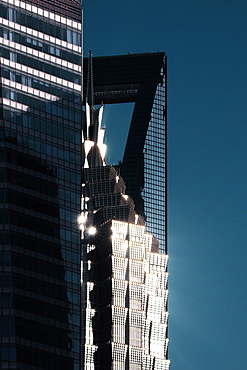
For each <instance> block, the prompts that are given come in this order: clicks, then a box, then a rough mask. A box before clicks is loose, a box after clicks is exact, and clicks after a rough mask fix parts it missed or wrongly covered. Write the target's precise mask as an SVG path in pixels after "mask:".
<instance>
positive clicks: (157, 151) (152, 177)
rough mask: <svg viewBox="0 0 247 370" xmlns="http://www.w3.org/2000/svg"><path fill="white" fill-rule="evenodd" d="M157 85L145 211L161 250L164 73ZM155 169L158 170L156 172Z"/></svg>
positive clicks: (147, 145)
mask: <svg viewBox="0 0 247 370" xmlns="http://www.w3.org/2000/svg"><path fill="white" fill-rule="evenodd" d="M161 76H162V78H163V83H160V84H158V86H157V90H156V95H155V99H154V103H153V107H152V112H151V119H150V122H149V125H148V130H147V135H146V140H145V145H144V150H143V152H144V188H143V191H142V197H143V199H144V212H145V216H146V220H147V231H148V232H150V233H152V234H153V235H154V236H155V237H156V238H157V239H158V241H159V251H160V252H163V253H165V252H166V250H167V248H166V116H165V109H166V106H165V96H166V94H165V89H166V86H165V72H164V70H163V69H162V70H161ZM154 169H155V170H154Z"/></svg>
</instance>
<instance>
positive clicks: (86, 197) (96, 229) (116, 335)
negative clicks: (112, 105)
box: [79, 57, 170, 370]
mask: <svg viewBox="0 0 247 370" xmlns="http://www.w3.org/2000/svg"><path fill="white" fill-rule="evenodd" d="M119 58H122V59H124V57H119ZM89 63H90V64H89V68H88V89H87V93H86V98H85V104H86V109H85V119H84V120H83V170H82V189H83V192H82V213H81V216H80V217H79V224H80V228H81V231H82V246H83V253H82V255H83V269H82V271H83V274H82V328H81V329H82V367H83V369H87V370H89V369H102V370H103V369H104V370H107V369H115V370H127V369H135V370H151V369H156V370H169V367H170V361H169V360H168V359H167V347H168V339H167V319H168V312H167V295H168V291H167V277H168V274H167V259H168V256H167V254H164V253H159V241H158V240H157V239H156V238H155V237H154V236H153V235H152V234H150V233H147V232H146V228H145V221H144V218H143V217H142V216H145V214H144V212H143V211H144V210H143V209H142V214H138V213H137V212H136V211H135V205H134V202H133V200H132V199H131V197H130V196H129V195H127V194H126V192H125V188H126V186H125V182H124V181H123V179H122V177H121V176H120V175H119V170H120V172H121V171H122V170H123V166H124V164H123V165H122V166H121V167H120V168H117V170H116V169H115V168H114V167H112V166H109V165H107V164H106V161H105V151H106V145H105V144H104V133H105V129H104V127H102V124H101V117H102V110H103V106H102V107H100V108H99V109H97V110H96V109H94V94H93V78H92V76H93V74H92V57H90V58H89ZM90 90H91V91H90ZM143 118H145V115H144V117H143ZM159 123H160V122H159ZM132 124H133V126H135V125H136V122H135V121H134V123H133V121H132ZM156 125H158V122H156ZM163 125H164V123H163ZM133 126H132V129H133ZM134 128H135V127H134ZM146 131H147V128H146ZM136 138H137V137H136ZM143 145H144V147H145V140H144V143H143ZM129 149H131V147H130V148H129V147H128V146H127V147H126V152H125V156H128V150H129ZM133 150H136V153H138V152H141V151H142V150H143V146H142V147H141V144H140V145H139V146H138V147H137V148H136V147H134V148H133ZM126 153H127V155H126ZM144 159H145V156H144ZM135 160H136V158H135V159H134V160H133V161H132V163H133V165H134V164H135ZM124 163H125V162H124ZM138 164H139V163H137V165H138ZM143 164H144V165H145V162H144V163H143V162H142V165H143ZM138 168H139V169H140V171H142V174H143V177H144V176H145V175H144V173H145V169H144V166H143V167H142V168H141V167H138ZM142 184H143V181H142ZM138 185H139V187H141V184H140V182H139V184H138ZM161 188H162V189H163V186H161ZM138 190H140V189H138ZM133 195H134V196H135V195H136V194H135V193H133ZM137 196H138V197H142V194H141V192H140V191H139V193H138V194H137ZM157 197H158V190H157ZM153 198H154V200H155V194H154V195H153ZM137 199H138V198H137ZM145 200H146V199H144V201H145ZM142 203H143V202H142ZM136 208H138V207H136ZM140 213H141V212H140ZM163 232H164V230H163Z"/></svg>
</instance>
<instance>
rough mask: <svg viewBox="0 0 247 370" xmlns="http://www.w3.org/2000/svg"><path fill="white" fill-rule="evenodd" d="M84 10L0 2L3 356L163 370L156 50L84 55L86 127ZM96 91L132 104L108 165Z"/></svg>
mask: <svg viewBox="0 0 247 370" xmlns="http://www.w3.org/2000/svg"><path fill="white" fill-rule="evenodd" d="M81 18H82V11H81V4H80V2H79V1H74V0H54V1H48V0H25V1H19V0H0V24H1V26H0V44H1V56H0V259H1V273H0V280H1V284H0V310H1V311H0V330H1V334H0V364H1V368H2V369H27V370H35V369H39V370H41V369H59V370H60V369H66V370H72V369H73V370H78V369H83V368H84V363H85V359H88V354H89V358H91V359H90V360H89V363H87V362H86V364H87V366H88V368H90V366H91V365H92V366H91V368H97V367H101V368H105V369H108V368H110V366H114V368H117V369H122V368H123V366H125V362H126V366H125V368H129V369H134V368H136V369H137V368H140V361H144V364H145V365H144V366H145V368H146V369H151V368H152V367H154V368H155V369H160V368H162V369H167V368H168V367H169V361H168V360H167V359H166V357H167V352H166V351H167V339H166V335H167V333H166V320H167V312H166V298H167V290H166V279H167V272H166V262H167V256H166V251H167V248H166V165H165V163H166V155H165V154H166V136H165V134H166V106H165V102H166V57H165V54H164V53H151V54H140V55H126V56H115V57H102V58H94V72H95V80H94V82H95V83H94V85H95V93H94V96H93V95H92V94H91V96H90V95H89V94H86V93H84V96H87V97H88V99H89V98H90V99H91V101H90V99H89V100H88V105H87V109H86V113H87V114H86V116H87V119H86V120H85V121H83V122H87V123H88V119H89V120H90V123H88V126H87V125H85V123H83V125H82V118H83V114H82V104H83V102H82V98H81V92H82V91H81V90H82V19H81ZM91 61H92V60H91ZM85 70H86V71H87V70H88V66H87V60H85ZM85 75H87V73H85ZM90 81H91V82H92V80H91V79H89V80H88V82H89V83H90ZM84 85H85V86H88V91H92V84H91V86H90V84H89V85H88V84H86V83H84ZM93 97H94V100H95V104H96V105H98V104H100V103H101V101H103V102H104V103H105V104H111V103H114V102H121V103H123V102H128V101H131V102H134V103H135V108H134V113H133V117H132V122H131V126H130V131H129V136H128V141H127V144H126V150H125V155H124V158H123V161H122V163H121V164H120V165H119V166H116V167H115V168H113V167H111V166H108V165H106V163H105V162H104V154H103V153H104V150H105V146H104V142H103V131H104V130H103V128H102V127H99V126H97V129H95V127H94V125H95V122H96V123H97V124H98V123H99V122H100V117H101V114H102V108H99V109H98V110H96V111H97V113H96V112H95V113H94V117H93V115H92V112H93V109H94V108H93V106H94V104H93ZM84 103H85V102H84ZM86 127H88V131H87V130H86ZM82 131H83V150H82ZM96 133H97V135H98V134H100V135H98V136H95V135H96ZM92 135H93V136H92ZM90 141H92V142H93V143H95V142H96V143H97V144H100V145H99V147H98V149H99V150H98V149H97V145H96V146H95V147H96V149H97V150H94V149H93V148H92V147H93V146H94V145H93V146H92V147H90V143H89V142H90ZM88 145H89V146H88ZM85 153H86V156H85V155H84V154H85ZM82 168H83V171H82ZM122 178H123V179H124V180H123V179H122ZM82 184H83V187H82ZM84 185H85V186H84ZM125 186H126V190H125ZM82 190H83V194H82ZM87 192H88V194H87ZM81 198H82V199H81ZM87 198H89V199H87ZM132 199H133V200H132ZM81 207H83V208H82V210H83V212H84V211H85V212H88V213H87V214H86V220H87V223H88V224H87V226H88V225H91V224H90V223H91V222H92V225H91V228H88V227H87V228H86V230H85V235H84V239H83V240H81V238H80V232H79V230H78V224H77V217H78V215H79V214H80V213H81ZM85 207H87V208H85ZM95 211H96V212H95ZM84 216H85V215H83V217H84ZM81 221H82V219H81V217H80V222H81ZM145 225H146V226H145ZM95 229H96V230H95ZM99 230H101V231H102V234H101V233H99ZM95 231H96V233H95ZM94 233H95V234H94ZM152 235H154V236H152ZM102 236H103V238H102ZM82 242H83V243H82ZM81 244H83V254H82V256H83V265H84V268H83V269H82V270H81ZM99 246H102V248H98V247H99ZM158 250H159V251H161V252H164V254H160V253H157V251H158ZM101 252H102V254H101ZM110 255H111V256H110ZM90 266H92V269H91V268H90ZM126 266H127V267H126ZM105 267H106V269H105ZM81 273H82V278H83V282H84V284H83V289H82V291H83V295H82V300H81V297H80V295H81V290H80V289H81V282H80V279H81ZM97 274H98V275H97ZM96 276H98V277H97V278H96ZM91 278H93V280H92V281H91V280H90V279H91ZM95 279H96V280H95ZM85 298H86V299H85ZM81 306H82V307H81ZM105 318H106V320H105ZM125 324H126V328H124V325H125ZM102 325H104V326H103V328H104V330H101V329H102V327H101V326H102ZM113 328H114V330H115V332H114V333H112V331H111V330H113ZM132 334H133V336H132ZM81 342H82V344H83V345H82V346H81ZM109 343H110V344H109ZM81 353H82V358H80V355H81ZM85 356H86V357H85ZM90 356H91V357H90ZM86 361H88V360H86ZM92 361H93V362H92Z"/></svg>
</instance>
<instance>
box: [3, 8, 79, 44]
mask: <svg viewBox="0 0 247 370" xmlns="http://www.w3.org/2000/svg"><path fill="white" fill-rule="evenodd" d="M0 13H1V16H2V17H3V18H5V19H8V20H9V21H11V22H16V23H18V24H21V25H22V26H26V27H29V28H32V29H35V30H37V31H40V32H43V33H45V34H46V35H50V36H53V37H56V38H58V39H61V40H63V41H67V42H69V43H72V44H75V45H78V46H81V33H80V32H76V31H74V30H72V29H69V27H68V26H66V27H63V26H62V25H56V24H52V21H51V20H50V21H49V22H48V21H46V20H44V18H38V17H37V16H36V15H35V14H32V15H29V14H25V13H24V12H20V11H17V10H16V9H13V8H10V7H7V6H5V5H3V4H0Z"/></svg>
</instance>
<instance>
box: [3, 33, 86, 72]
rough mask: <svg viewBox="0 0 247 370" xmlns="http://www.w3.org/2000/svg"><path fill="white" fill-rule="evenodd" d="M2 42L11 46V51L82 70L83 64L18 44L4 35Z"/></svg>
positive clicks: (76, 70)
mask: <svg viewBox="0 0 247 370" xmlns="http://www.w3.org/2000/svg"><path fill="white" fill-rule="evenodd" d="M0 44H2V45H5V46H7V47H9V48H10V49H11V52H13V51H16V52H18V53H23V54H28V55H31V56H32V57H33V58H37V59H39V60H40V59H41V60H44V61H45V62H46V63H47V62H49V63H51V64H52V65H54V64H55V65H56V66H57V67H60V68H65V69H70V70H72V71H74V72H81V66H79V65H77V64H73V63H70V62H67V61H66V60H63V59H60V58H57V57H53V56H52V55H49V54H46V53H43V52H41V51H38V50H35V49H32V48H29V47H27V46H24V45H21V44H18V43H17V42H13V41H10V40H6V39H4V38H3V37H0Z"/></svg>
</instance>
